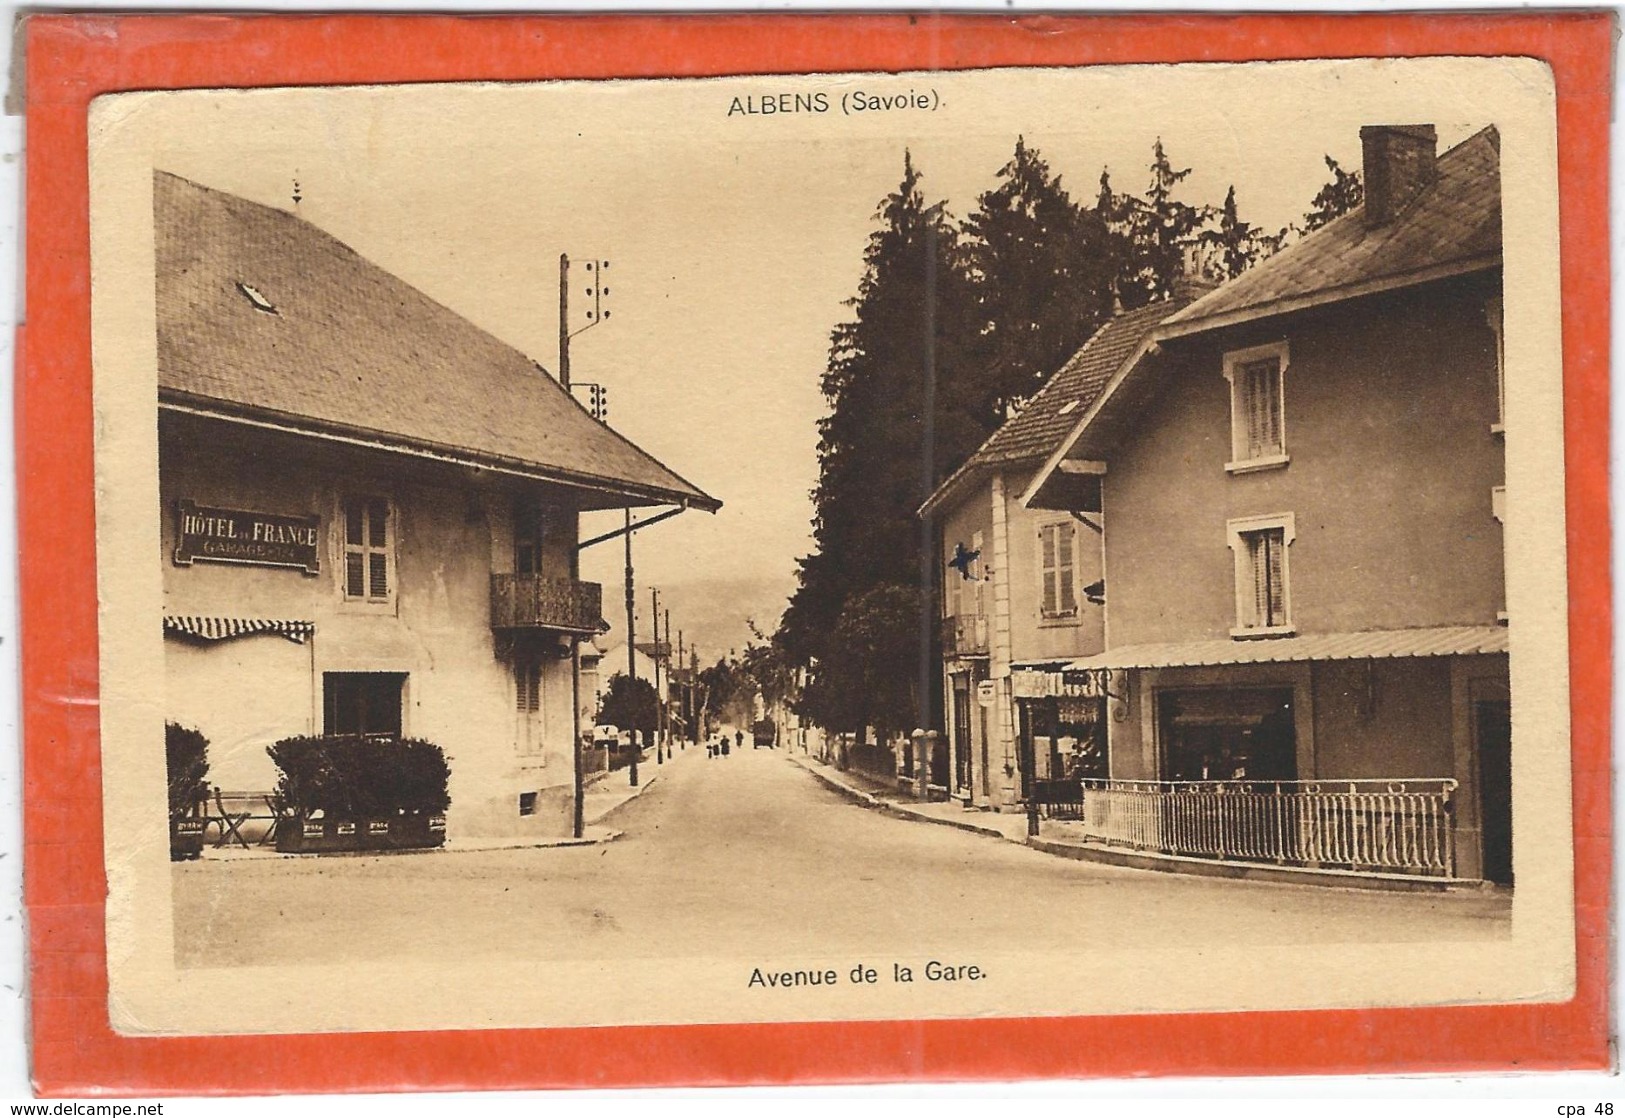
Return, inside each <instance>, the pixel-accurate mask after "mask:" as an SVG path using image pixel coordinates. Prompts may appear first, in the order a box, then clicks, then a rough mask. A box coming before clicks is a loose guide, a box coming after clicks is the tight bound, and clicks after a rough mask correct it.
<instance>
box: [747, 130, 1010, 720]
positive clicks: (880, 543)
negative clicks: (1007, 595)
mask: <svg viewBox="0 0 1625 1118" xmlns="http://www.w3.org/2000/svg"><path fill="white" fill-rule="evenodd" d="M919 183H920V175H919V172H918V171H917V170H916V169H915V167H914V164H913V160H912V158H910V157H909V156H908V155H907V154H905V156H904V160H903V179H902V182H901V183H900V184H899V186H898V188H897V190H896V191H895V192H893V193H892V194H889V195H888V196H887V197H886V198H885V199H884V201H883V202H882V203H881V205H880V208H879V212H878V215H877V216H878V219H879V228H877V229H876V230H875V232H874V233H873V234H871V236H870V238H869V243H868V246H867V248H866V249H865V254H864V257H865V264H866V267H865V272H864V276H863V278H862V280H861V281H860V283H859V285H858V293H857V296H856V297H855V298H854V299H852V300H851V301H850V302H849V304H848V305H849V306H850V307H851V309H852V315H851V318H850V319H849V320H848V321H846V322H843V323H841V324H840V325H838V326H837V327H836V328H835V329H834V331H833V332H832V334H831V340H830V355H829V363H828V367H827V368H826V370H825V373H824V376H823V380H822V385H821V387H822V389H823V393H824V397H825V399H826V400H827V401H828V403H829V408H830V410H829V414H828V415H827V416H825V418H824V419H823V420H822V421H821V422H820V425H819V445H818V455H819V478H818V485H817V487H816V488H815V489H814V491H813V505H814V519H813V539H814V548H815V549H814V552H813V554H811V555H809V556H807V557H806V558H804V559H802V560H801V562H800V565H799V571H798V583H799V585H798V586H797V589H796V592H795V594H794V595H793V596H792V597H791V600H790V605H789V608H788V609H787V610H786V612H785V615H784V619H783V621H782V622H781V624H780V630H779V637H780V641H781V643H782V645H783V648H784V650H785V652H786V654H787V655H788V656H789V658H790V659H791V661H792V662H793V663H796V664H799V665H803V666H808V667H811V668H812V678H811V680H810V682H809V685H808V688H807V692H806V694H805V695H804V697H803V711H804V713H807V714H808V715H809V716H810V717H812V718H813V719H814V720H815V721H818V722H820V723H821V724H823V725H825V726H828V727H831V728H838V729H851V730H854V731H857V732H859V733H860V734H861V733H862V732H863V729H864V727H866V726H867V725H870V724H874V725H881V726H886V725H890V726H902V725H904V724H906V723H907V722H908V720H909V719H910V718H912V717H914V712H913V711H902V710H897V709H895V707H896V701H897V697H898V696H899V695H906V694H909V693H910V689H911V686H912V685H913V681H915V680H916V679H917V678H918V672H919V663H918V657H917V655H911V656H890V657H886V658H884V659H882V660H881V661H878V662H874V663H868V662H866V661H867V660H868V659H869V658H867V657H862V656H859V655H857V654H856V651H855V650H854V649H852V648H851V647H849V646H848V645H846V644H844V643H843V642H842V641H841V640H840V638H839V634H840V633H841V632H846V633H848V634H851V633H868V632H871V631H872V626H871V625H869V623H868V620H867V619H866V617H865V616H864V615H865V613H866V612H873V611H874V610H875V609H876V608H878V606H877V603H879V604H882V605H884V606H885V609H886V610H887V612H888V617H889V618H890V619H891V620H892V621H897V622H898V624H899V627H900V629H901V631H902V632H903V633H904V634H905V635H913V636H914V637H917V634H918V627H919V611H920V610H921V609H922V608H924V604H923V603H924V602H925V601H927V600H928V599H929V595H925V596H922V595H921V594H920V593H919V591H918V590H917V589H914V588H915V587H916V586H917V584H918V582H919V575H920V560H919V533H920V528H919V522H918V520H917V519H916V518H915V515H914V512H915V510H916V509H917V508H918V507H919V505H920V504H921V502H923V501H924V500H925V498H926V497H927V496H929V495H930V492H931V490H932V489H933V488H934V487H935V485H936V484H937V482H938V481H940V480H941V478H942V477H943V476H945V474H946V472H947V469H948V468H949V466H950V465H951V464H952V463H954V462H957V461H959V460H961V459H962V458H963V457H964V456H965V455H966V454H968V453H969V451H970V449H972V448H974V447H975V446H976V445H977V443H979V442H980V440H981V439H982V438H983V437H985V436H986V434H987V430H988V429H989V428H988V425H987V423H986V422H978V421H977V420H976V419H975V418H974V417H971V416H968V415H967V414H965V411H964V409H963V408H960V407H958V406H957V404H958V401H961V400H963V399H964V398H965V392H964V385H965V379H966V374H965V369H966V367H967V361H966V359H965V353H966V349H967V344H968V339H967V338H966V337H965V330H964V327H963V323H964V322H965V321H966V320H967V319H969V318H970V317H971V314H972V311H973V304H972V300H971V295H970V285H969V281H968V276H967V269H966V263H965V259H964V253H963V251H962V249H961V247H960V244H959V236H958V233H957V231H956V229H955V227H954V225H953V223H952V221H951V219H950V218H949V217H948V215H947V214H946V213H945V212H944V210H943V207H942V206H941V205H940V204H939V205H934V206H927V205H926V204H925V200H924V197H923V195H922V193H921V191H920V185H919ZM928 328H929V330H930V341H929V343H928V342H927V331H928ZM928 370H931V371H933V373H934V377H935V384H934V385H928V384H927V373H928ZM928 395H932V396H934V407H933V409H932V423H931V425H930V426H931V431H930V438H929V440H928V438H927V423H926V421H925V416H926V412H925V402H926V398H927V396H928ZM882 587H907V588H910V590H911V591H912V593H913V597H912V601H913V603H914V605H913V607H912V608H913V610H914V612H913V615H912V617H911V618H902V619H900V620H899V619H898V618H897V617H896V616H894V615H895V613H896V610H895V609H894V608H893V607H894V606H895V600H896V599H895V595H893V596H890V597H886V596H882V598H880V599H877V598H875V596H874V595H875V593H876V592H877V591H879V589H880V588H882ZM911 647H912V646H911ZM860 661H863V663H862V665H861V671H862V672H871V673H873V674H871V675H867V676H866V675H864V674H861V672H860V666H859V665H860Z"/></svg>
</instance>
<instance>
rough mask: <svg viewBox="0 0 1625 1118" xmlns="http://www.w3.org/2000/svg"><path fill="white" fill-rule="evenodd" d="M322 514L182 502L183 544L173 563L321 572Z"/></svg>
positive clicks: (176, 550)
mask: <svg viewBox="0 0 1625 1118" xmlns="http://www.w3.org/2000/svg"><path fill="white" fill-rule="evenodd" d="M321 523H322V518H321V517H319V516H315V515H311V516H278V515H276V514H275V513H268V512H245V511H243V510H242V509H215V508H206V507H204V506H203V505H197V504H193V503H192V502H191V501H188V500H185V499H184V498H183V499H182V500H181V501H180V533H179V539H180V542H179V544H178V545H177V546H176V548H175V563H176V565H178V566H182V567H189V566H191V565H192V563H193V562H194V561H195V560H199V559H201V560H205V561H207V562H211V563H249V564H253V565H255V566H262V567H298V568H300V569H301V570H303V571H304V572H305V573H306V574H311V575H313V574H318V573H320V571H321V560H320V558H318V556H317V540H318V539H319V538H320V536H321Z"/></svg>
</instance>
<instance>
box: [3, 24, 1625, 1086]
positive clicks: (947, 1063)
mask: <svg viewBox="0 0 1625 1118" xmlns="http://www.w3.org/2000/svg"><path fill="white" fill-rule="evenodd" d="M25 33H26V55H25V59H24V65H25V68H26V97H27V105H26V112H27V117H26V123H27V130H28V133H27V134H28V146H27V167H26V180H25V182H26V188H25V189H26V199H27V232H26V238H27V239H26V252H27V301H26V315H25V326H24V327H22V328H21V329H20V330H19V333H18V339H17V342H18V366H17V379H16V415H17V430H16V447H17V460H16V466H17V478H18V488H19V492H18V518H19V527H18V535H19V545H20V551H21V554H20V560H19V563H20V571H19V573H20V583H21V587H20V591H21V605H22V649H21V657H22V681H23V707H22V712H23V727H24V797H25V803H24V834H25V844H24V850H25V859H26V861H25V880H24V900H25V904H26V906H27V910H28V918H29V942H30V947H31V959H30V975H31V980H32V1041H33V1047H32V1061H33V1076H34V1083H35V1087H36V1090H38V1091H39V1092H40V1093H41V1094H42V1095H47V1096H64V1095H85V1094H89V1093H92V1092H94V1093H99V1094H113V1095H157V1094H190V1095H199V1094H233V1093H236V1094H257V1093H272V1092H283V1091H308V1092H349V1091H366V1090H399V1089H412V1088H418V1089H443V1090H444V1089H458V1088H476V1089H496V1088H507V1089H521V1088H540V1087H604V1086H623V1087H630V1086H652V1085H675V1084H688V1085H699V1084H731V1085H742V1084H777V1083H788V1082H879V1081H892V1080H952V1079H965V1080H970V1079H1023V1078H1050V1077H1069V1078H1075V1077H1092V1076H1129V1075H1146V1074H1154V1075H1238V1074H1311V1073H1349V1074H1359V1073H1369V1072H1388V1073H1399V1072H1425V1071H1487V1070H1509V1069H1520V1070H1528V1069H1558V1068H1564V1069H1592V1068H1604V1067H1607V1066H1608V1065H1609V1060H1610V1054H1609V1045H1608V990H1609V978H1610V966H1609V963H1610V958H1609V925H1608V914H1609V875H1610V869H1611V865H1610V841H1611V835H1612V818H1611V807H1610V788H1609V718H1610V704H1611V688H1610V684H1611V669H1612V661H1611V646H1610V637H1611V627H1612V615H1611V603H1610V585H1611V584H1610V579H1609V547H1610V543H1609V531H1608V467H1607V462H1608V415H1609V408H1608V401H1609V395H1608V393H1609V376H1608V370H1609V366H1608V344H1609V287H1608V238H1607V235H1606V231H1607V229H1608V227H1609V212H1608V178H1607V167H1608V160H1607V157H1606V153H1607V151H1608V132H1609V114H1610V108H1611V105H1610V99H1611V80H1612V74H1611V66H1612V61H1613V55H1612V51H1613V39H1614V34H1615V22H1614V18H1613V16H1612V15H1611V14H1609V13H1606V12H1572V11H1570V12H1561V13H1552V12H1547V13H1540V12H1517V13H1512V12H1508V13H1501V14H1484V13H1475V14H1459V15H1458V14H1451V15H1438V14H1429V15H1387V14H1353V15H1334V14H1319V15H1293V14H1284V15H1283V14H1261V15H1211V14H1204V15H1179V14H1172V15H1092V16H1074V15H1067V16H1060V15H1041V16H1021V17H1017V16H1009V15H997V16H984V15H938V14H918V15H906V14H904V15H774V14H751V15H707V16H698V15H594V16H562V15H556V16H497V17H492V16H437V15H408V16H382V15H321V16H298V15H268V16H252V15H251V16H238V15H229V16H222V15H36V16H33V17H32V18H30V19H29V20H28V21H27V26H26V32H25ZM1422 55H1474V56H1496V55H1503V56H1504V55H1520V56H1526V57H1534V58H1539V59H1542V60H1544V61H1545V62H1546V63H1547V64H1549V65H1550V66H1551V68H1552V71H1553V73H1554V75H1555V77H1556V86H1557V98H1558V109H1557V117H1558V178H1559V189H1560V208H1561V218H1560V220H1561V251H1562V294H1563V301H1562V306H1563V309H1562V330H1563V335H1562V336H1563V354H1564V388H1565V434H1566V437H1567V444H1566V454H1567V467H1568V493H1567V513H1568V555H1569V595H1570V598H1569V620H1570V634H1571V636H1570V649H1571V655H1572V665H1571V688H1572V691H1571V702H1572V729H1573V756H1574V853H1575V897H1576V914H1575V915H1576V937H1577V944H1576V946H1577V961H1578V986H1577V994H1576V996H1575V998H1574V999H1573V1000H1572V1001H1569V1002H1566V1003H1562V1004H1548V1005H1502V1006H1464V1007H1448V1008H1424V1009H1380V1010H1367V1011H1314V1012H1270V1013H1246V1014H1240V1013H1228V1014H1170V1015H1158V1016H1128V1017H1073V1018H1029V1019H1000V1020H976V1021H966V1020H929V1021H924V1020H900V1021H865V1022H856V1023H851V1022H845V1023H802V1024H766V1025H704V1026H658V1027H655V1026H651V1027H625V1028H615V1029H612V1030H609V1031H610V1032H612V1033H613V1034H614V1035H613V1036H612V1037H606V1036H605V1035H604V1034H605V1030H604V1029H593V1030H587V1029H507V1030H495V1031H489V1030H481V1031H446V1032H412V1033H349V1034H331V1033H329V1034H322V1035H298V1036H281V1037H278V1038H277V1039H276V1041H275V1043H274V1044H271V1045H267V1043H266V1042H265V1040H264V1039H263V1038H256V1037H252V1036H226V1037H165V1038H138V1037H126V1036H120V1035H118V1034H116V1033H114V1032H113V1031H112V1030H111V1028H110V1027H109V1023H108V1012H107V988H108V987H107V968H106V941H105V932H104V914H105V908H104V898H105V892H106V879H105V876H104V870H103V864H102V801H101V767H100V752H99V741H98V706H97V696H98V690H97V636H96V620H97V618H96V565H95V518H94V503H93V495H94V488H93V467H92V446H91V432H92V427H91V424H92V415H91V365H90V262H89V213H88V211H89V198H88V172H87V136H86V122H87V113H88V109H89V104H90V101H91V99H92V98H94V97H96V96H98V95H99V94H102V93H109V92H117V91H125V90H151V89H184V88H210V87H242V86H266V85H339V84H360V83H392V82H425V81H442V82H444V81H463V80H488V81H518V80H534V79H547V78H633V77H677V76H714V75H724V74H752V73H816V72H823V71H841V70H878V71H897V70H918V69H938V68H940V69H969V68H974V67H987V66H1040V65H1043V66H1062V65H1064V66H1076V65H1087V64H1092V63H1130V62H1186V61H1248V60H1261V59H1305V58H1347V57H1363V56H1395V57H1399V56H1422ZM609 1053H613V1054H614V1055H613V1057H611V1056H609V1055H607V1054H609Z"/></svg>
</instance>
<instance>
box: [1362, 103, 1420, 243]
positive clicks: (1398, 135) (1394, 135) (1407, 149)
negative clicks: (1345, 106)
mask: <svg viewBox="0 0 1625 1118" xmlns="http://www.w3.org/2000/svg"><path fill="white" fill-rule="evenodd" d="M1360 148H1361V155H1362V157H1363V159H1364V162H1365V221H1366V224H1367V225H1384V224H1387V222H1389V221H1390V220H1392V219H1393V217H1394V215H1395V214H1397V213H1399V211H1400V210H1403V209H1404V208H1405V207H1406V206H1407V205H1409V204H1410V201H1411V199H1413V198H1415V197H1416V196H1417V195H1418V194H1420V193H1422V191H1423V190H1425V189H1426V188H1427V187H1429V186H1431V185H1432V184H1433V180H1434V179H1435V178H1437V177H1438V174H1439V171H1438V149H1439V137H1438V135H1437V134H1436V133H1435V132H1434V131H1433V125H1431V124H1370V125H1367V126H1366V127H1364V128H1362V129H1360Z"/></svg>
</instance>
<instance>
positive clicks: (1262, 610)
mask: <svg viewBox="0 0 1625 1118" xmlns="http://www.w3.org/2000/svg"><path fill="white" fill-rule="evenodd" d="M1292 520H1293V518H1292V515H1291V514H1290V513H1287V514H1284V515H1281V516H1274V517H1253V518H1250V519H1248V520H1244V521H1231V522H1230V526H1229V527H1230V546H1231V548H1232V549H1233V550H1234V551H1235V554H1236V628H1235V629H1234V630H1232V634H1231V635H1232V636H1258V635H1265V636H1277V635H1285V634H1287V633H1290V632H1291V631H1292V619H1291V615H1290V613H1289V610H1288V598H1287V547H1288V545H1289V544H1291V542H1292V538H1293V534H1294V533H1293V526H1292Z"/></svg>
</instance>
